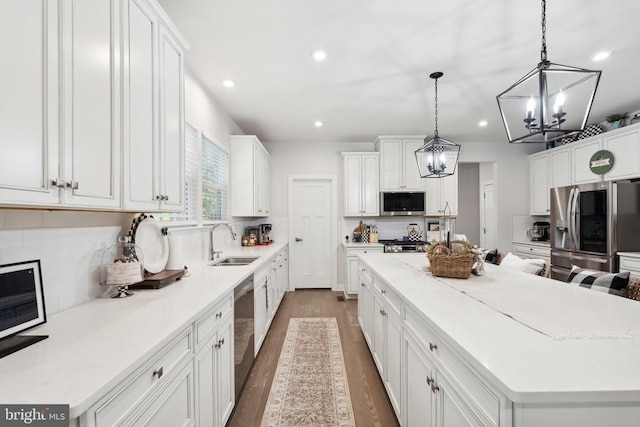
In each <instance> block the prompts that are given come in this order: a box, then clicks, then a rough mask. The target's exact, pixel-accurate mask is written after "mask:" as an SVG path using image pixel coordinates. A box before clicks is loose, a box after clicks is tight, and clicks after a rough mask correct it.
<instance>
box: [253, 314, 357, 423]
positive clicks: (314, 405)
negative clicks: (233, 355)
mask: <svg viewBox="0 0 640 427" xmlns="http://www.w3.org/2000/svg"><path fill="white" fill-rule="evenodd" d="M261 425H262V427H286V426H292V427H293V426H296V427H298V426H327V427H328V426H354V425H355V422H354V418H353V409H352V407H351V399H350V397H349V384H348V382H347V374H346V371H345V368H344V358H343V355H342V345H341V344H340V334H339V332H338V323H337V322H336V319H335V318H333V317H331V318H292V319H290V321H289V328H288V329H287V336H286V338H285V340H284V344H283V346H282V352H281V353H280V359H279V360H278V367H277V369H276V373H275V377H274V378H273V384H272V385H271V391H270V393H269V399H268V401H267V406H266V408H265V410H264V414H263V416H262V424H261Z"/></svg>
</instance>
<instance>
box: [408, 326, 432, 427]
mask: <svg viewBox="0 0 640 427" xmlns="http://www.w3.org/2000/svg"><path fill="white" fill-rule="evenodd" d="M404 349H405V363H406V365H405V373H404V376H405V378H406V381H407V385H406V391H407V393H406V397H405V402H406V406H405V411H406V414H405V415H406V417H405V419H406V426H407V427H431V426H433V425H435V418H436V417H435V411H434V409H435V399H434V396H435V395H434V394H433V392H432V391H431V385H430V384H429V383H428V382H427V381H431V380H433V379H434V378H435V370H434V367H433V364H432V363H431V362H430V361H429V359H428V358H427V357H426V356H425V355H424V353H423V352H422V351H421V350H420V349H419V347H418V346H417V345H416V344H415V342H414V341H413V339H412V338H411V337H409V336H408V335H406V334H405V337H404Z"/></svg>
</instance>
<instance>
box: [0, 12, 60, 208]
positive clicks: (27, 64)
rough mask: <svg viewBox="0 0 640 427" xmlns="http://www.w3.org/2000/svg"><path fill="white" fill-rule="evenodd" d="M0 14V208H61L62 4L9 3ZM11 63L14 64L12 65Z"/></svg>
mask: <svg viewBox="0 0 640 427" xmlns="http://www.w3.org/2000/svg"><path fill="white" fill-rule="evenodd" d="M4 4H5V5H6V6H4V7H3V8H2V13H0V52H1V53H2V57H3V58H4V61H5V66H4V67H1V68H0V93H1V94H2V101H0V148H1V150H2V156H0V204H3V205H29V206H37V205H46V206H60V205H61V203H62V199H61V192H63V191H69V190H65V189H64V188H58V187H55V186H52V185H51V180H52V179H57V178H60V179H62V174H61V173H62V171H61V170H60V169H59V165H60V161H59V160H60V159H59V147H60V143H61V142H60V139H59V134H60V122H59V107H58V105H59V101H60V98H59V92H58V88H59V69H60V64H59V49H60V47H61V43H60V39H59V26H58V23H59V19H58V18H59V16H58V14H59V12H60V10H59V2H55V1H47V2H42V1H18V2H10V6H8V5H9V2H5V3H4ZM9 63H10V66H9Z"/></svg>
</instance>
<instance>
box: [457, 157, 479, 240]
mask: <svg viewBox="0 0 640 427" xmlns="http://www.w3.org/2000/svg"><path fill="white" fill-rule="evenodd" d="M479 177H480V165H479V164H478V163H460V165H458V217H457V218H456V233H460V234H464V235H466V236H467V239H469V241H470V242H471V243H473V244H476V245H479V244H480V191H479Z"/></svg>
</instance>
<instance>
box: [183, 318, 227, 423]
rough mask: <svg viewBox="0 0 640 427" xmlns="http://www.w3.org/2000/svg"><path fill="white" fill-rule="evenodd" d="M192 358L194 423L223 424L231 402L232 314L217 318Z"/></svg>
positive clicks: (225, 421)
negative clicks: (214, 330)
mask: <svg viewBox="0 0 640 427" xmlns="http://www.w3.org/2000/svg"><path fill="white" fill-rule="evenodd" d="M195 362H196V372H197V378H196V400H197V403H198V404H197V407H198V412H197V418H196V419H197V425H198V426H202V427H205V426H210V427H224V426H225V425H226V423H227V420H228V419H229V415H231V411H232V410H233V405H234V402H235V394H234V361H233V315H227V316H226V318H223V319H221V320H220V326H219V328H217V331H216V333H215V334H214V336H213V337H212V338H211V339H210V340H209V341H208V342H207V343H206V344H204V345H203V348H202V349H201V350H200V351H199V352H198V353H197V354H196V357H195ZM176 425H178V424H176ZM180 425H181V424H180Z"/></svg>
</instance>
